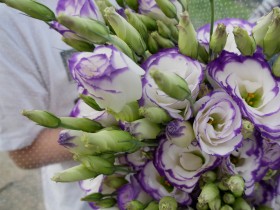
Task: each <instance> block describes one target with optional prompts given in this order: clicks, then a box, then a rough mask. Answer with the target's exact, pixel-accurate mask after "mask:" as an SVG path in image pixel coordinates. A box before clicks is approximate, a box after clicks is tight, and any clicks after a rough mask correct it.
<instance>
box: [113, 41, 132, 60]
mask: <svg viewBox="0 0 280 210" xmlns="http://www.w3.org/2000/svg"><path fill="white" fill-rule="evenodd" d="M110 43H111V44H113V45H114V46H115V47H116V48H118V49H119V50H120V51H122V52H123V53H124V54H126V55H127V56H128V57H130V58H131V59H132V60H134V61H137V59H136V55H135V53H134V52H133V51H132V50H131V48H130V47H129V46H128V45H127V44H126V42H125V41H123V40H122V39H120V38H119V37H117V36H116V35H110Z"/></svg>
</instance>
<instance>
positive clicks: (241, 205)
mask: <svg viewBox="0 0 280 210" xmlns="http://www.w3.org/2000/svg"><path fill="white" fill-rule="evenodd" d="M232 208H233V209H234V210H251V209H252V208H251V206H250V205H249V204H248V203H247V202H246V201H245V200H244V199H243V198H241V197H240V198H237V199H236V201H235V202H234V204H233V206H232Z"/></svg>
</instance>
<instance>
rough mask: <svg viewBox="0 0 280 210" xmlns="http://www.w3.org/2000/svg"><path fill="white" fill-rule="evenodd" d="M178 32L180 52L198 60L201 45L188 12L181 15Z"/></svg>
mask: <svg viewBox="0 0 280 210" xmlns="http://www.w3.org/2000/svg"><path fill="white" fill-rule="evenodd" d="M178 30H179V37H178V47H179V50H180V52H181V53H182V54H184V55H187V56H189V57H191V58H194V59H197V57H198V45H199V44H198V41H197V38H196V31H195V28H194V26H193V24H192V23H191V21H190V18H189V14H188V12H187V11H184V12H183V13H182V14H181V17H180V21H179V25H178Z"/></svg>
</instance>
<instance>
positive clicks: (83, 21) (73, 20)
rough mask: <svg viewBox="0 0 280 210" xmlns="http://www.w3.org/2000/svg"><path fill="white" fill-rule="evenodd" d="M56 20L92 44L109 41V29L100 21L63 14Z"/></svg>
mask: <svg viewBox="0 0 280 210" xmlns="http://www.w3.org/2000/svg"><path fill="white" fill-rule="evenodd" d="M57 19H58V22H59V23H60V24H62V25H64V26H65V27H67V28H69V29H70V30H72V31H74V32H76V33H77V34H78V35H79V36H81V37H82V38H84V39H86V40H88V41H90V42H92V43H94V44H105V43H106V42H107V41H109V40H110V36H109V34H110V31H109V29H108V28H107V26H106V25H104V24H103V23H101V22H100V21H97V20H94V19H89V18H82V17H78V16H68V15H64V14H60V15H59V16H58V17H57Z"/></svg>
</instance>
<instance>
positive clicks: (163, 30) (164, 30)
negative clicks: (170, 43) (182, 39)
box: [156, 20, 171, 39]
mask: <svg viewBox="0 0 280 210" xmlns="http://www.w3.org/2000/svg"><path fill="white" fill-rule="evenodd" d="M156 22H157V26H158V27H157V28H158V33H159V35H161V36H162V37H164V38H167V39H169V38H170V37H171V31H170V29H169V28H168V27H167V25H165V24H164V22H162V21H160V20H157V21H156Z"/></svg>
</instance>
